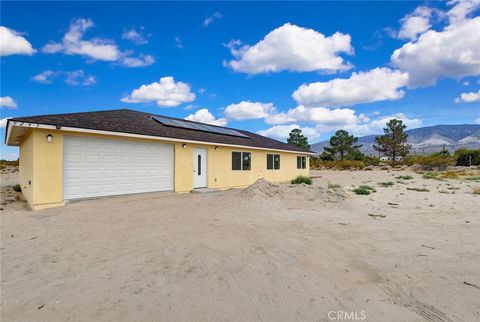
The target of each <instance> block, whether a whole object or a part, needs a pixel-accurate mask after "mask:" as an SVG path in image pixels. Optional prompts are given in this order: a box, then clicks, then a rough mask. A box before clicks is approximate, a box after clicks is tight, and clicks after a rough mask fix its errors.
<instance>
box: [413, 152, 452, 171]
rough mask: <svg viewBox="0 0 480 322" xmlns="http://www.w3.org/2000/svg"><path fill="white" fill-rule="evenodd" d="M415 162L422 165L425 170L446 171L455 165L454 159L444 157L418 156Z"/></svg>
mask: <svg viewBox="0 0 480 322" xmlns="http://www.w3.org/2000/svg"><path fill="white" fill-rule="evenodd" d="M414 162H415V164H419V165H421V166H422V167H423V169H424V170H445V169H446V168H447V167H448V166H450V165H453V164H454V163H455V161H454V159H453V158H452V157H449V156H443V155H429V156H418V157H416V158H415V159H414Z"/></svg>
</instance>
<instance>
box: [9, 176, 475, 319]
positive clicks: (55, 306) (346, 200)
mask: <svg viewBox="0 0 480 322" xmlns="http://www.w3.org/2000/svg"><path fill="white" fill-rule="evenodd" d="M312 174H313V175H316V176H321V177H320V178H316V179H314V186H313V187H306V186H295V187H293V186H290V185H270V184H268V183H266V182H263V183H259V184H257V185H256V186H255V187H251V188H249V189H245V190H230V191H222V192H216V193H209V194H182V195H178V194H173V193H156V194H142V195H132V196H125V197H114V198H103V199H97V200H86V201H81V202H74V203H71V204H68V205H67V206H66V207H63V208H57V209H48V210H43V211H38V212H32V211H28V210H25V209H23V208H24V204H23V203H22V202H9V203H7V204H5V205H3V206H2V207H4V208H2V209H3V210H2V211H1V212H0V214H1V269H2V271H1V291H2V294H1V321H154V320H155V321H329V320H336V321H339V320H340V321H341V320H342V319H339V318H338V317H339V314H344V313H342V312H347V313H349V314H352V312H353V313H354V314H356V317H357V318H358V319H359V320H361V318H362V317H363V316H365V317H366V321H478V320H480V313H479V312H480V273H479V267H480V237H479V236H480V223H479V204H480V196H478V195H473V194H472V189H473V187H475V186H480V182H469V181H460V180H447V181H438V180H427V179H423V178H422V177H421V175H418V174H415V173H413V172H407V171H401V172H399V171H380V170H378V171H354V172H350V171H321V172H317V173H312ZM401 174H409V175H412V176H413V177H414V179H413V180H397V179H395V176H398V175H401ZM16 175H17V173H2V186H4V185H7V183H8V184H12V183H13V182H15V180H16ZM387 181H392V182H394V185H393V186H390V187H381V186H379V185H378V183H379V182H387ZM328 183H335V184H339V185H341V186H342V188H337V189H332V188H327V186H328ZM359 184H369V185H371V186H374V187H375V188H376V190H377V192H375V193H373V194H371V195H369V196H361V195H355V194H353V193H352V192H351V191H350V187H351V186H352V185H359ZM407 187H410V188H415V187H419V188H428V189H429V190H430V191H429V192H418V191H413V190H407ZM2 190H3V191H6V190H5V187H2ZM4 197H5V193H2V198H4ZM382 216H384V217H382ZM466 283H468V284H466ZM329 312H330V313H329ZM332 312H333V313H332ZM338 312H340V313H338ZM362 314H363V315H362ZM343 320H345V319H343Z"/></svg>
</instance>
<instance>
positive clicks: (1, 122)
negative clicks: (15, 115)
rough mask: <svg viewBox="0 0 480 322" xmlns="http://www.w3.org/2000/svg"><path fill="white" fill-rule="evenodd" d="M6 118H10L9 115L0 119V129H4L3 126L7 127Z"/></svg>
mask: <svg viewBox="0 0 480 322" xmlns="http://www.w3.org/2000/svg"><path fill="white" fill-rule="evenodd" d="M8 119H11V117H6V118H3V119H0V129H4V128H5V127H7V121H8Z"/></svg>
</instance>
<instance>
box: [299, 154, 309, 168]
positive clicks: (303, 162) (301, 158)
mask: <svg viewBox="0 0 480 322" xmlns="http://www.w3.org/2000/svg"><path fill="white" fill-rule="evenodd" d="M306 168H307V157H306V156H305V155H297V169H299V170H303V169H306Z"/></svg>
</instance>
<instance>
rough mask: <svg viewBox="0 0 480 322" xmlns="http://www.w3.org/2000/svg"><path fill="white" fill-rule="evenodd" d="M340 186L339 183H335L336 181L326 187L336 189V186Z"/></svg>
mask: <svg viewBox="0 0 480 322" xmlns="http://www.w3.org/2000/svg"><path fill="white" fill-rule="evenodd" d="M341 187H342V186H340V185H339V184H336V183H329V184H328V188H329V189H338V188H341Z"/></svg>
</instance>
